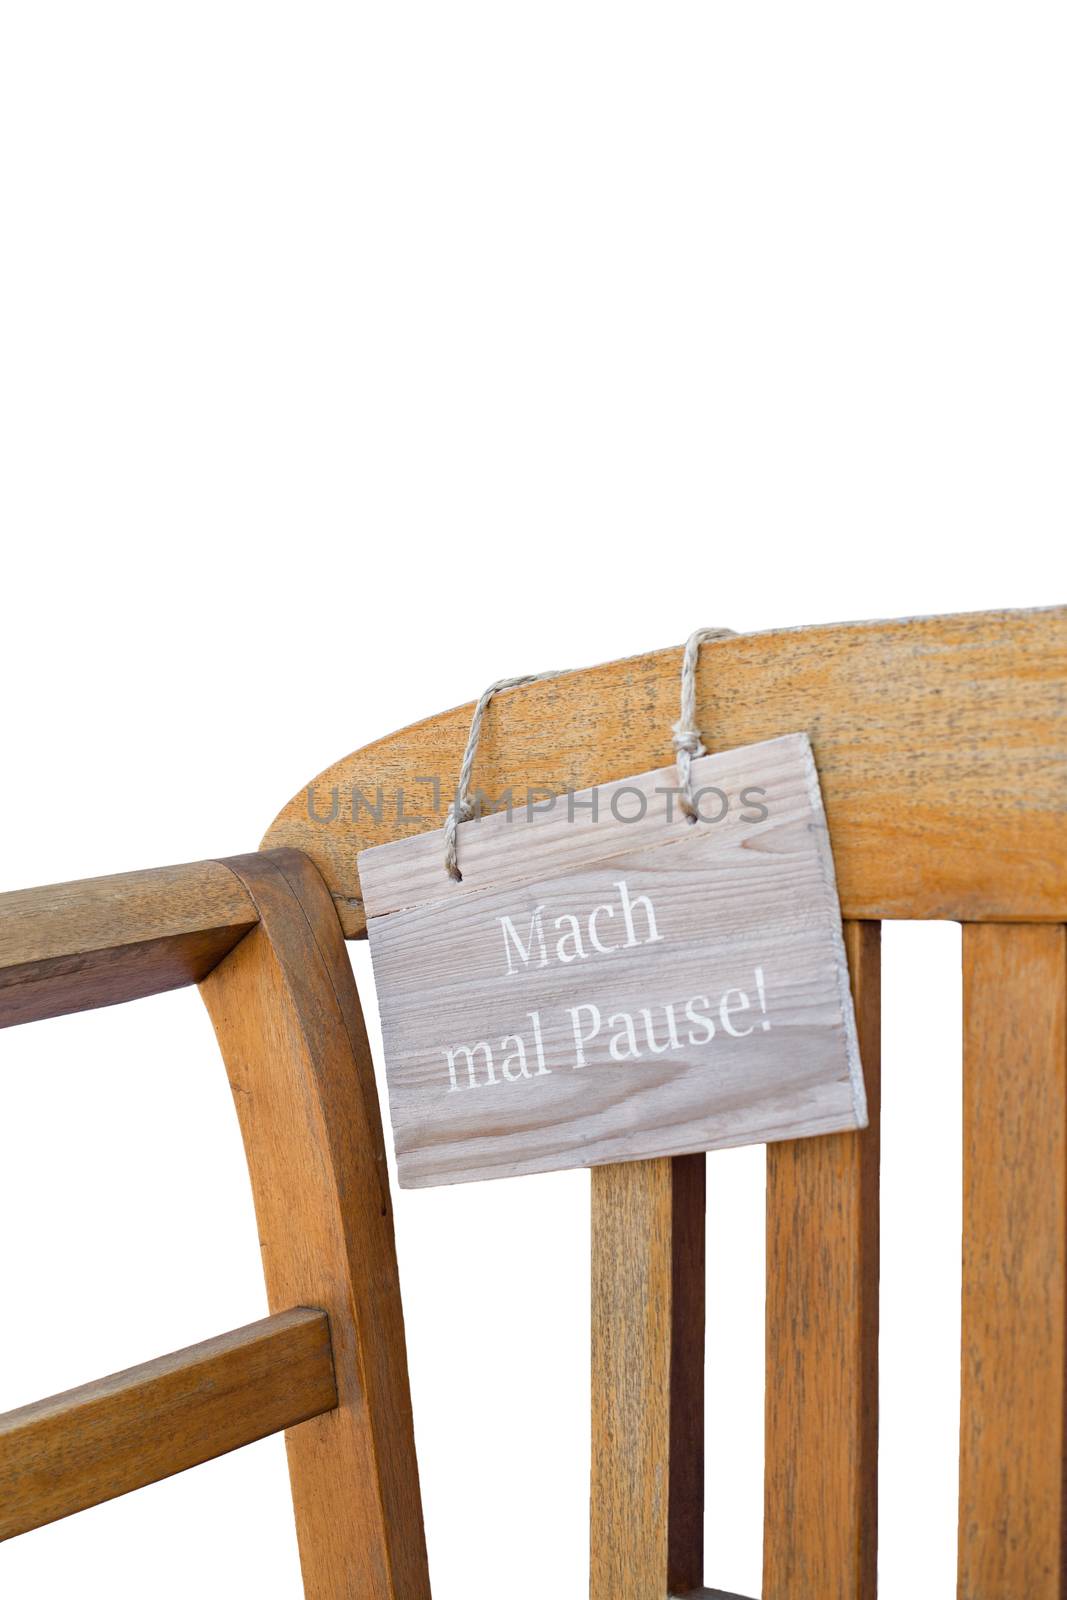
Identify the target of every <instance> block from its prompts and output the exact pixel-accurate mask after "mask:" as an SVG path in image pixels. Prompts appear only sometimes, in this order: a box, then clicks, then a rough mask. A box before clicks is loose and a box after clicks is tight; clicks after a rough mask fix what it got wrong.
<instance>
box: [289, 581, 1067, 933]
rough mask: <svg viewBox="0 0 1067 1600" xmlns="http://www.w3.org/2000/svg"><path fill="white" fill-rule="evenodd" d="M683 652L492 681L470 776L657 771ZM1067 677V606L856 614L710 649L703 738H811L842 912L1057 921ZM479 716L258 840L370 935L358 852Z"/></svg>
mask: <svg viewBox="0 0 1067 1600" xmlns="http://www.w3.org/2000/svg"><path fill="white" fill-rule="evenodd" d="M681 656H682V652H681V649H680V648H676V649H671V650H663V651H659V652H658V653H656V654H654V655H647V656H636V657H633V658H632V659H631V660H628V661H614V662H610V663H608V664H607V665H604V666H598V667H591V668H589V669H587V670H586V671H584V672H575V673H568V674H566V675H565V676H563V677H560V678H554V679H549V680H547V681H544V682H540V683H534V684H530V685H528V686H527V687H525V688H522V689H514V690H509V691H508V692H506V693H504V694H501V695H498V696H497V698H496V699H495V700H494V701H493V703H492V706H491V707H490V709H489V712H488V714H487V716H486V718H485V722H484V724H483V728H482V736H481V741H480V744H479V747H478V758H477V761H476V763H475V769H474V781H475V787H476V788H479V789H481V790H482V791H483V792H484V793H485V794H487V795H489V796H490V797H494V798H499V797H500V796H501V795H502V794H503V793H504V792H505V791H506V790H508V789H511V790H512V791H513V793H514V795H515V796H516V797H517V798H518V800H519V801H520V803H521V802H522V801H524V799H525V797H526V795H527V792H528V790H534V791H536V792H537V795H538V796H539V795H541V794H543V793H544V791H545V790H546V789H547V790H549V791H553V792H562V791H563V790H564V789H567V788H571V789H585V788H588V787H590V786H591V785H592V784H595V783H607V782H611V781H612V780H613V779H617V778H623V777H626V776H627V775H628V774H630V773H634V772H643V771H646V770H648V769H650V768H655V767H659V766H662V765H663V764H664V763H665V762H667V761H669V760H670V758H671V743H670V738H671V733H670V730H671V724H672V723H673V722H675V721H676V719H677V717H678V696H679V678H680V669H681ZM1065 684H1067V608H1064V607H1062V606H1061V607H1052V608H1049V609H1047V610H1039V611H991V612H979V613H974V614H972V615H967V616H956V617H951V616H950V617H929V618H918V619H911V620H907V621H901V622H874V623H850V624H844V625H840V626H833V627H821V628H805V629H798V630H795V631H786V632H775V633H764V634H753V635H750V636H747V637H741V638H736V639H723V640H718V641H716V642H715V643H712V644H708V645H705V646H704V648H703V649H702V650H701V653H700V661H699V666H698V677H697V716H698V721H699V724H700V727H701V730H702V733H703V737H704V743H705V745H706V746H707V747H708V749H709V750H728V749H731V748H732V747H734V746H736V745H743V744H750V743H753V742H755V741H756V740H760V739H770V738H776V737H777V736H778V735H780V734H783V733H794V732H799V731H805V732H807V733H808V734H809V735H810V737H811V741H812V745H813V747H814V750H815V759H816V763H817V765H818V769H819V776H820V778H821V780H822V786H823V797H824V800H825V803H826V812H827V817H828V819H829V824H830V835H831V838H832V840H833V846H834V857H835V860H836V863H837V875H838V887H839V891H840V896H841V906H842V911H843V913H844V915H845V916H846V917H853V918H867V919H880V918H886V917H916V918H919V917H950V918H951V917H955V918H959V919H962V920H966V921H988V920H994V921H995V920H1005V921H1017V920H1021V921H1063V920H1065V919H1067V830H1065V827H1064V820H1065V796H1064V789H1065V785H1064V780H1063V771H1064V760H1065V753H1067V694H1065ZM478 687H480V685H479V686H478ZM472 709H473V707H472V706H470V705H466V706H461V707H458V708H457V709H456V710H454V711H448V712H445V713H444V714H442V715H440V716H436V717H433V718H431V719H430V720H428V721H426V722H420V723H417V724H416V725H415V726H413V727H410V728H405V729H403V730H402V731H401V732H399V733H395V734H392V735H391V736H390V737H388V738H385V739H381V740H379V741H378V742H377V743H375V744H372V745H369V746H367V747H366V748H365V749H364V750H359V751H356V752H355V753H354V754H352V755H350V756H346V757H345V758H344V759H343V760H341V761H338V762H336V763H335V764H334V765H333V766H331V767H328V768H327V769H326V770H325V771H324V772H323V773H321V774H320V775H319V777H318V778H315V779H313V780H310V781H309V785H308V787H306V788H302V789H301V790H300V791H299V793H298V794H296V795H295V796H294V798H293V799H292V800H291V801H290V803H289V804H288V805H287V806H286V807H285V809H284V810H283V811H282V812H281V814H280V815H279V816H278V817H277V819H276V820H275V822H274V823H273V824H272V826H271V828H270V829H269V830H268V833H267V836H266V838H265V840H264V844H265V845H266V846H280V845H291V846H294V847H296V848H298V849H301V850H305V851H306V852H307V853H308V855H309V856H311V858H312V859H313V860H314V861H315V862H316V863H317V864H318V866H319V868H320V870H321V872H322V874H323V876H324V877H325V879H326V882H327V884H328V886H329V888H330V890H331V892H332V893H333V895H334V897H335V899H336V901H337V906H338V912H339V915H340V916H341V919H342V923H343V925H344V928H345V932H346V934H347V935H348V936H349V937H356V936H358V935H359V934H361V933H362V932H363V930H364V927H365V917H364V909H363V902H362V894H361V889H360V883H359V877H358V873H357V870H356V854H357V852H358V851H359V850H362V849H364V848H365V847H366V846H368V845H375V844H384V843H385V842H386V841H388V840H390V839H397V838H406V837H409V836H410V835H412V834H414V833H418V832H422V831H425V830H426V829H428V828H433V827H440V825H441V823H442V822H443V820H444V811H445V809H446V808H447V806H448V804H449V803H450V801H451V798H452V795H453V793H454V789H455V785H456V781H457V777H458V774H459V769H460V762H461V760H462V757H463V749H464V745H465V743H466V738H467V732H468V728H469V725H470V718H471V712H472ZM420 780H421V781H420ZM434 784H437V785H438V786H439V788H440V794H439V796H438V797H437V800H438V804H437V807H436V809H435V804H434V801H435V795H434ZM308 788H310V789H311V791H312V795H313V800H314V806H315V810H316V813H317V815H318V816H319V817H323V818H329V816H330V814H331V809H332V806H333V801H334V791H335V790H336V805H337V816H336V818H335V819H334V820H333V821H316V820H314V818H313V817H312V816H311V815H309V805H308ZM379 788H380V790H381V793H380V795H379V792H378V791H379ZM354 800H355V808H356V818H355V821H353V820H352V810H353V801H354ZM379 802H380V803H379ZM368 807H371V808H373V813H376V814H372V811H371V810H370V809H368ZM398 808H399V810H398Z"/></svg>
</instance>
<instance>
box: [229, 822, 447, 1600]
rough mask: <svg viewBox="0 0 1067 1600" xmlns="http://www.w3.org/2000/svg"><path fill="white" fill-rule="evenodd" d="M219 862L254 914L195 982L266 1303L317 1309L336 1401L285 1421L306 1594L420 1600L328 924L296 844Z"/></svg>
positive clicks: (360, 1074)
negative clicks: (238, 1144) (251, 1219)
mask: <svg viewBox="0 0 1067 1600" xmlns="http://www.w3.org/2000/svg"><path fill="white" fill-rule="evenodd" d="M228 865H229V866H230V868H231V869H232V871H234V872H235V873H236V874H237V876H238V877H239V878H240V880H241V882H242V883H243V884H244V885H245V887H246V888H247V890H248V892H249V894H250V895H251V897H252V899H253V900H254V902H255V906H256V910H257V912H258V914H259V919H260V920H259V923H258V925H257V926H256V927H255V928H253V930H252V932H251V933H250V934H248V935H247V937H246V938H245V939H244V940H242V942H241V943H240V944H239V945H238V946H237V947H236V949H235V950H233V951H231V953H230V954H229V955H228V956H227V957H226V959H225V960H224V961H223V962H222V963H221V964H220V965H219V966H218V967H216V968H215V970H214V972H212V973H211V974H210V976H209V977H208V978H206V979H205V980H204V982H203V983H202V984H201V993H202V994H203V997H204V1000H205V1002H206V1004H207V1008H208V1011H209V1012H210V1014H211V1020H212V1022H213V1023H214V1025H215V1032H216V1034H217V1036H218V1039H219V1044H220V1046H221V1048H222V1054H223V1058H224V1060H225V1063H226V1070H227V1073H228V1075H229V1079H230V1084H231V1087H232V1089H233V1093H234V1100H235V1102H236V1105H237V1111H238V1116H239V1119H240V1123H241V1131H242V1134H243V1136H244V1142H245V1153H246V1155H247V1157H248V1166H249V1171H250V1173H251V1178H252V1193H253V1197H254V1199H255V1206H256V1218H257V1221H258V1224H259V1235H260V1243H261V1245H262V1250H263V1271H264V1276H265V1278H266V1283H267V1295H268V1299H269V1301H270V1304H271V1307H272V1309H275V1308H278V1307H280V1306H289V1305H292V1304H294V1303H296V1304H310V1305H315V1306H321V1307H322V1308H323V1309H324V1310H325V1311H326V1312H327V1313H328V1315H329V1319H330V1334H331V1339H332V1344H333V1358H334V1369H335V1373H336V1379H337V1395H338V1404H337V1408H336V1409H335V1410H333V1411H331V1412H329V1413H327V1414H326V1415H324V1416H320V1417H316V1418H315V1419H314V1420H313V1421H311V1422H305V1423H303V1424H302V1425H301V1426H300V1427H299V1428H294V1429H292V1430H290V1432H289V1433H288V1434H287V1435H286V1448H287V1451H288V1456H289V1473H290V1477H291V1480H292V1487H293V1505H294V1509H295V1512H296V1523H297V1535H298V1538H299V1543H300V1560H301V1566H302V1569H303V1574H304V1591H305V1594H306V1595H307V1597H308V1600H429V1595H430V1588H429V1580H428V1577H427V1570H426V1548H425V1541H424V1538H423V1528H422V1506H421V1501H420V1496H419V1477H418V1467H417V1465H416V1459H415V1442H414V1435H413V1430H412V1418H411V1400H410V1396H409V1392H408V1375H407V1363H406V1357H405V1345H404V1319H403V1313H402V1310H401V1303H400V1285H399V1281H398V1275H397V1263H396V1251H395V1247H394V1243H393V1217H392V1208H391V1205H390V1200H389V1186H388V1181H387V1178H386V1168H385V1150H384V1146H383V1143H382V1127H381V1119H380V1114H379V1110H378V1100H377V1094H376V1091H375V1086H374V1073H373V1070H372V1066H371V1060H370V1051H369V1049H368V1046H367V1039H366V1033H365V1030H364V1027H363V1018H362V1013H361V1010H360V1005H359V997H358V995H357V993H356V987H355V982H354V980H353V977H352V969H351V967H350V965H349V962H348V956H347V952H346V951H345V947H344V942H343V938H342V935H341V928H340V924H339V923H338V920H337V914H336V911H335V909H334V906H333V902H332V901H331V898H330V894H329V891H328V890H327V889H326V886H325V884H324V883H323V881H322V879H321V878H320V877H319V875H318V872H317V871H316V870H315V868H314V867H313V866H312V865H311V863H310V861H308V859H307V857H306V856H301V855H300V854H299V852H298V851H295V850H277V851H271V852H269V853H266V854H262V855H256V856H241V857H239V858H236V859H234V860H231V861H230V862H229V863H228Z"/></svg>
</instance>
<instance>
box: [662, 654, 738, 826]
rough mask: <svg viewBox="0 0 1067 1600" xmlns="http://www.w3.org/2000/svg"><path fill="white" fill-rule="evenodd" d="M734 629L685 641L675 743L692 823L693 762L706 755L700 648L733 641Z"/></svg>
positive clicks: (683, 802)
mask: <svg viewBox="0 0 1067 1600" xmlns="http://www.w3.org/2000/svg"><path fill="white" fill-rule="evenodd" d="M734 637H735V635H734V630H733V629H732V628H698V629H697V630H696V632H695V633H691V634H690V635H689V638H688V639H687V641H686V646H685V652H684V654H683V656H682V714H681V716H680V717H679V718H678V721H677V722H676V723H675V724H674V728H673V730H672V732H673V736H674V737H673V741H672V742H673V744H674V751H675V756H676V757H677V763H678V789H679V797H678V803H679V806H680V807H681V811H682V814H683V816H686V817H688V819H689V821H690V822H696V821H697V820H698V814H697V808H696V805H695V804H694V801H693V762H694V761H696V760H697V758H698V757H699V756H706V755H707V753H708V752H707V751H706V750H705V748H704V746H703V744H702V743H701V739H700V729H699V728H698V727H697V722H696V715H697V705H696V702H697V660H698V658H699V656H700V646H701V645H702V644H710V643H711V641H712V640H713V639H732V638H734Z"/></svg>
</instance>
